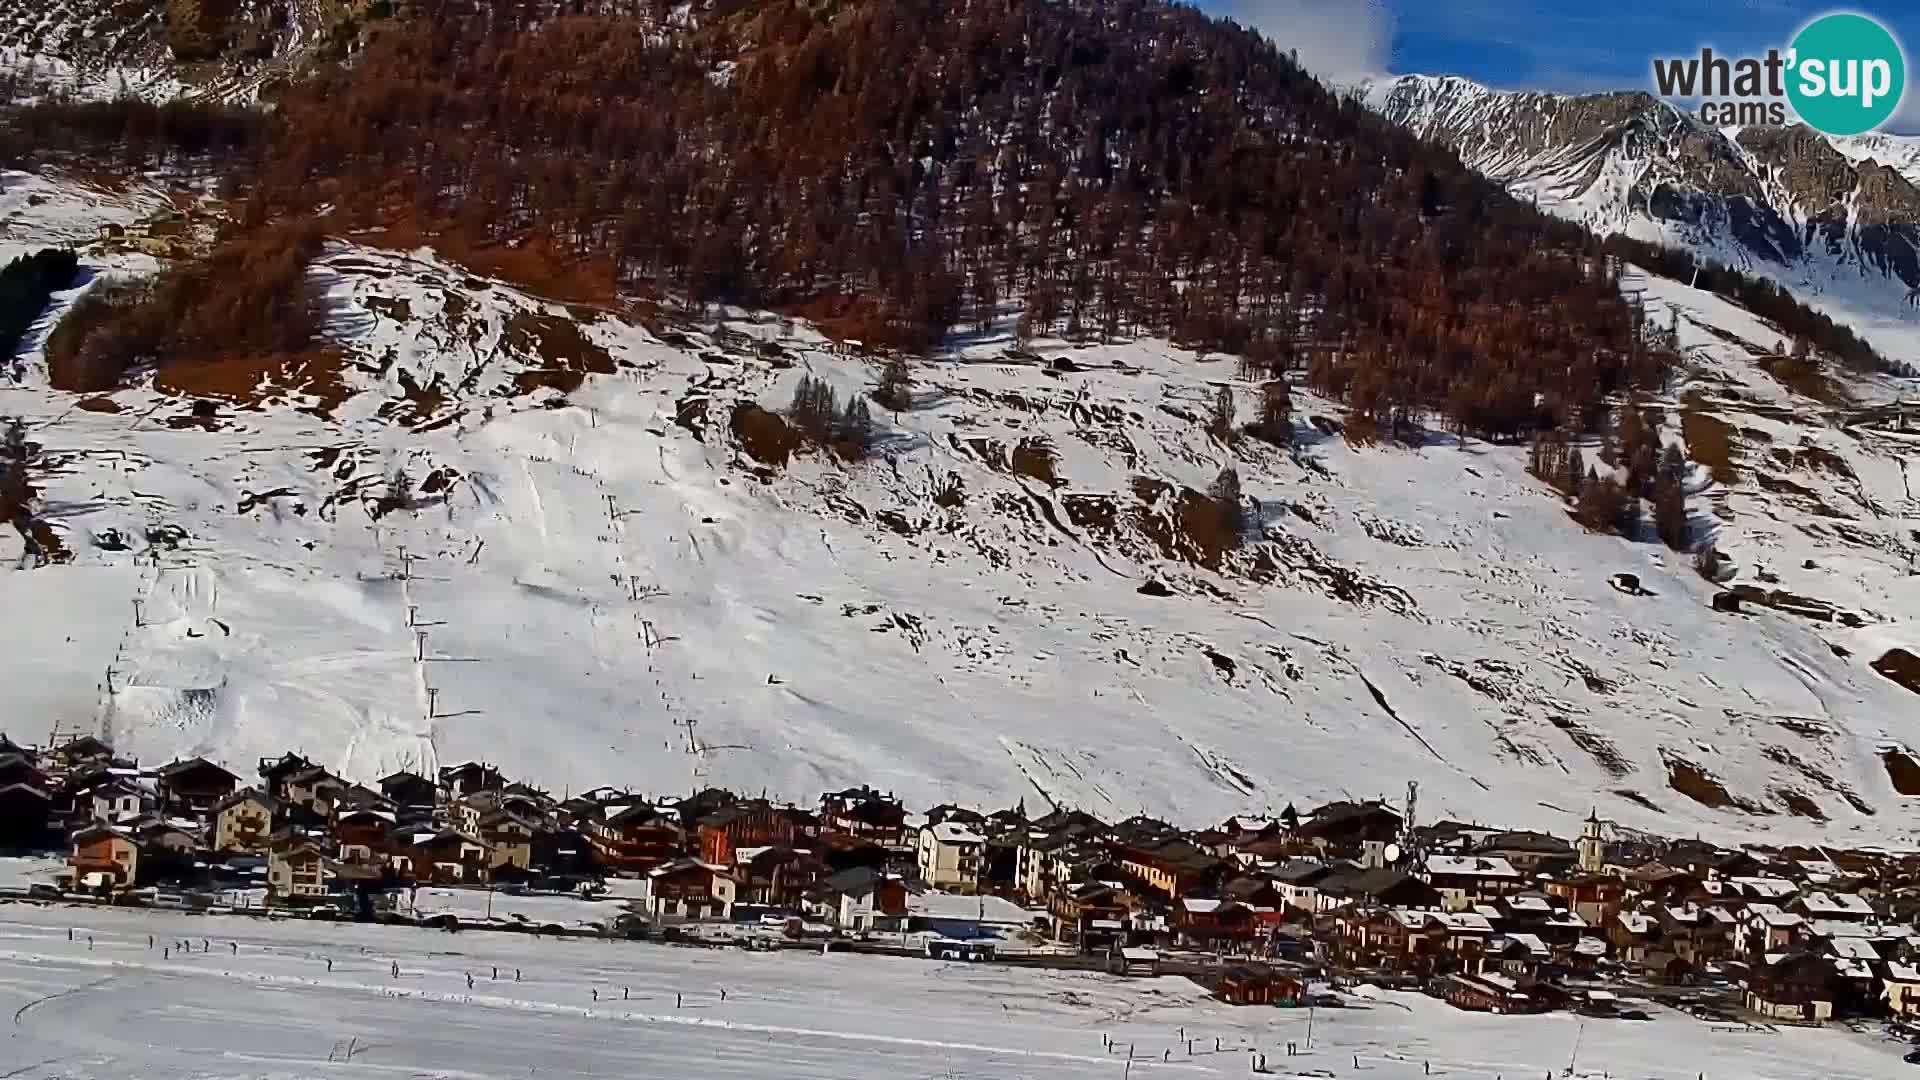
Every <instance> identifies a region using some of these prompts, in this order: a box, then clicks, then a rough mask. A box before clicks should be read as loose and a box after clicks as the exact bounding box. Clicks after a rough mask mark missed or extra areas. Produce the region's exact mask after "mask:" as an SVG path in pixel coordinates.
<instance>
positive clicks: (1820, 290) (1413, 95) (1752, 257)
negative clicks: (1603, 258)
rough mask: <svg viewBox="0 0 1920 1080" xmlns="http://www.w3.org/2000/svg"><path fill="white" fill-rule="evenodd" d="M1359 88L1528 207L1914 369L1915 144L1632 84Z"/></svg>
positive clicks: (1918, 236)
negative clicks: (1778, 123) (1743, 119)
mask: <svg viewBox="0 0 1920 1080" xmlns="http://www.w3.org/2000/svg"><path fill="white" fill-rule="evenodd" d="M1358 92H1359V93H1361V94H1362V95H1363V100H1365V101H1366V103H1367V104H1368V105H1369V106H1371V107H1372V108H1374V109H1375V110H1376V111H1378V112H1379V113H1381V114H1382V115H1383V116H1385V117H1387V118H1388V119H1390V120H1393V121H1396V122H1398V123H1400V124H1403V125H1405V126H1406V127H1408V128H1410V129H1411V130H1413V131H1414V132H1415V133H1417V134H1419V135H1421V136H1423V137H1426V138H1430V139H1434V140H1436V141H1439V142H1442V143H1445V144H1447V145H1449V146H1452V147H1453V148H1454V149H1455V150H1456V151H1458V153H1459V154H1460V156H1461V158H1462V159H1463V160H1464V161H1465V162H1466V163H1467V164H1468V165H1470V166H1472V167H1473V168H1475V169H1477V170H1479V171H1481V172H1482V173H1485V174H1486V175H1487V176H1489V177H1491V178H1493V179H1495V180H1497V181H1499V182H1500V183H1502V184H1504V185H1505V186H1506V187H1507V188H1508V190H1510V191H1512V192H1513V193H1514V194H1515V195H1518V196H1520V197H1522V198H1526V199H1530V200H1533V201H1534V202H1536V203H1537V204H1538V205H1539V206H1540V207H1541V208H1543V209H1546V210H1549V211H1551V212H1553V213H1556V214H1559V215H1561V216H1563V217H1566V218H1569V219H1571V220H1574V221H1578V222H1580V223H1581V224H1583V225H1585V226H1587V227H1588V228H1590V229H1592V230H1593V231H1595V232H1597V233H1600V234H1602V235H1607V234H1611V233H1622V234H1625V235H1628V236H1632V237H1635V238H1637V239H1641V240H1649V241H1654V242H1659V243H1664V244H1668V245H1672V246H1676V247H1683V248H1687V249H1690V250H1693V251H1695V252H1697V253H1699V254H1701V255H1704V256H1707V257H1709V258H1712V259H1714V260H1716V261H1718V262H1722V263H1725V264H1727V265H1729V266H1734V267H1738V268H1740V269H1743V270H1747V271H1749V272H1752V273H1757V274H1761V275H1764V276H1767V277H1770V278H1772V279H1774V280H1776V281H1778V282H1779V283H1780V284H1782V285H1784V286H1786V287H1788V288H1790V289H1791V290H1793V292H1794V293H1795V294H1796V295H1797V296H1799V297H1800V298H1801V299H1802V300H1803V301H1805V302H1807V303H1810V304H1812V305H1814V306H1816V307H1818V308H1821V309H1822V310H1825V311H1827V312H1828V313H1829V314H1831V315H1833V316H1834V317H1835V318H1838V319H1840V320H1842V321H1844V322H1847V323H1849V324H1850V325H1853V326H1854V327H1855V328H1856V329H1857V330H1858V331H1859V332H1860V333H1861V334H1862V336H1864V337H1866V338H1867V339H1868V340H1869V341H1870V342H1872V343H1873V344H1874V345H1875V346H1876V347H1877V348H1879V349H1880V350H1881V351H1882V352H1883V353H1884V354H1886V355H1888V356H1889V357H1890V358H1891V359H1894V360H1896V361H1898V362H1902V363H1906V364H1909V365H1914V364H1920V351H1916V350H1915V349H1914V347H1913V345H1914V337H1913V334H1912V330H1913V327H1914V321H1915V319H1916V316H1915V314H1914V309H1913V308H1912V306H1911V305H1910V304H1909V303H1908V295H1909V293H1910V292H1911V291H1912V290H1914V289H1915V288H1917V287H1920V188H1916V187H1915V182H1916V180H1920V139H1914V138H1910V137H1903V136H1898V135H1884V134H1877V133H1876V134H1871V135H1863V136H1855V137H1853V138H1847V139H1838V138H1829V137H1827V136H1824V135H1821V134H1820V133H1818V132H1815V131H1813V130H1812V129H1810V128H1806V127H1793V128H1788V129H1776V128H1714V127H1709V126H1708V125H1706V124H1703V123H1701V122H1700V121H1699V120H1698V119H1697V118H1696V117H1695V116H1693V115H1692V114H1691V113H1688V112H1686V111H1684V110H1681V109H1678V108H1676V107H1674V106H1672V105H1670V104H1667V103H1666V102H1663V101H1661V100H1659V99H1657V98H1655V97H1653V96H1652V95H1651V94H1647V93H1631V92H1629V93H1614V94H1590V95H1579V96H1571V95H1561V94H1548V93H1534V92H1510V91H1498V90H1491V89H1488V88H1487V87H1484V86H1481V85H1479V84H1478V83H1474V82H1471V81H1469V80H1466V79H1462V78H1458V77H1451V76H1449V77H1439V76H1423V75H1408V76H1402V77H1399V78H1394V79H1388V80H1381V81H1377V82H1373V83H1370V84H1367V85H1365V86H1363V87H1361V88H1358Z"/></svg>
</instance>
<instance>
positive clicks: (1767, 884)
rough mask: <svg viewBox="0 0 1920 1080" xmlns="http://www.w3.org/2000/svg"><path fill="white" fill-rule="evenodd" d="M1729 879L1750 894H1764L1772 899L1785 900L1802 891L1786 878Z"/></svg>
mask: <svg viewBox="0 0 1920 1080" xmlns="http://www.w3.org/2000/svg"><path fill="white" fill-rule="evenodd" d="M1727 880H1728V881H1729V882H1730V883H1732V884H1734V885H1737V886H1739V887H1740V889H1741V890H1742V891H1744V892H1745V893H1746V894H1747V895H1749V896H1764V897H1766V898H1768V899H1770V900H1784V899H1786V898H1788V897H1790V896H1792V895H1793V894H1794V893H1797V892H1799V891H1800V889H1799V887H1798V886H1796V885H1795V884H1794V883H1793V882H1791V881H1788V880H1787V879H1786V878H1777V877H1735V878H1728V879H1727Z"/></svg>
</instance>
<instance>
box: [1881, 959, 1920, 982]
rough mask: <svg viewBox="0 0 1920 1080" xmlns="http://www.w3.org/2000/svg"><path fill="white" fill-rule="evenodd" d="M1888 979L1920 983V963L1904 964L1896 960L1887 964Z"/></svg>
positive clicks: (1890, 980)
mask: <svg viewBox="0 0 1920 1080" xmlns="http://www.w3.org/2000/svg"><path fill="white" fill-rule="evenodd" d="M1887 981H1889V982H1903V983H1920V965H1915V964H1902V963H1900V962H1898V961H1894V962H1892V963H1889V964H1888V965H1887Z"/></svg>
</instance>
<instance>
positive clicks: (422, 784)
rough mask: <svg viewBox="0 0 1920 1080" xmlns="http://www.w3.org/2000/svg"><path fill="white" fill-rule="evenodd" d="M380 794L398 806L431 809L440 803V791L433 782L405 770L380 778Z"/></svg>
mask: <svg viewBox="0 0 1920 1080" xmlns="http://www.w3.org/2000/svg"><path fill="white" fill-rule="evenodd" d="M380 794H382V795H384V796H386V797H387V798H388V799H391V800H392V801H393V803H394V804H395V805H396V806H412V807H428V808H431V807H433V806H435V805H436V804H438V803H439V801H440V789H439V787H438V786H437V785H435V784H434V782H433V781H431V780H429V779H427V778H426V777H424V776H421V775H419V774H418V773H411V772H407V771H405V770H404V769H403V770H401V771H400V772H396V773H391V774H389V775H387V776H383V777H381V778H380Z"/></svg>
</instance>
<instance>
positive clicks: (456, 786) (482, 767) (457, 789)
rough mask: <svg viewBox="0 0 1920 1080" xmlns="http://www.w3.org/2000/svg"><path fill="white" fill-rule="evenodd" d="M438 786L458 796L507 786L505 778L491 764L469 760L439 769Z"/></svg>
mask: <svg viewBox="0 0 1920 1080" xmlns="http://www.w3.org/2000/svg"><path fill="white" fill-rule="evenodd" d="M440 786H441V787H444V788H446V789H447V790H448V791H449V792H451V793H452V794H453V795H454V796H455V797H456V798H458V797H460V796H464V795H477V794H479V793H480V792H482V791H499V790H500V789H501V788H504V787H506V786H507V778H506V777H505V776H504V775H502V774H501V772H500V770H499V769H498V768H497V767H495V766H493V765H490V764H487V763H486V762H483V761H469V762H465V763H464V764H460V765H450V766H448V767H446V768H444V769H441V770H440Z"/></svg>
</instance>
